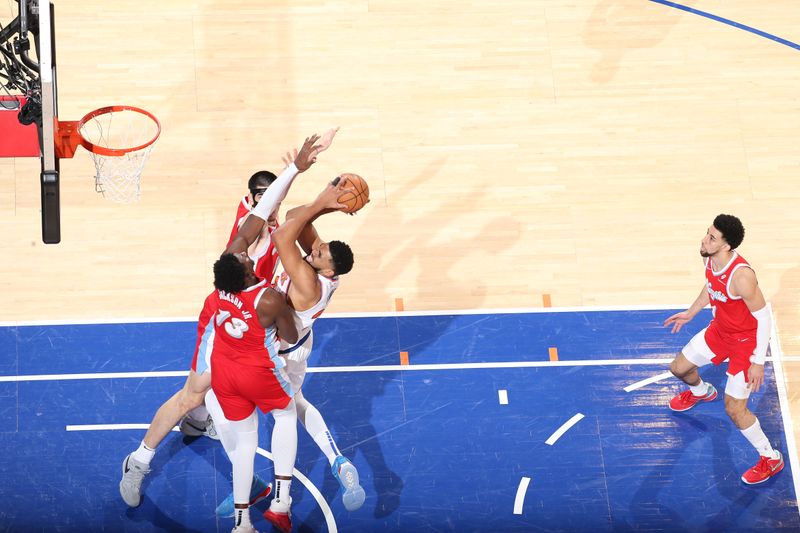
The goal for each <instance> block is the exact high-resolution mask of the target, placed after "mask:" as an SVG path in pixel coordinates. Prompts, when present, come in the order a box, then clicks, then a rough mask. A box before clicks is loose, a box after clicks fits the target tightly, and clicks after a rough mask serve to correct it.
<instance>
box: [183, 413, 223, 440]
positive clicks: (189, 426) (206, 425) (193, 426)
mask: <svg viewBox="0 0 800 533" xmlns="http://www.w3.org/2000/svg"><path fill="white" fill-rule="evenodd" d="M178 429H180V430H181V433H183V434H184V435H186V436H188V437H201V436H203V435H205V436H206V437H208V438H209V439H214V440H219V435H218V434H217V430H216V428H215V427H214V421H213V420H212V419H211V416H210V415H209V417H208V418H207V419H206V421H205V422H201V421H199V420H195V419H194V418H192V417H190V416H189V415H186V416H184V417H183V419H181V424H180V426H178Z"/></svg>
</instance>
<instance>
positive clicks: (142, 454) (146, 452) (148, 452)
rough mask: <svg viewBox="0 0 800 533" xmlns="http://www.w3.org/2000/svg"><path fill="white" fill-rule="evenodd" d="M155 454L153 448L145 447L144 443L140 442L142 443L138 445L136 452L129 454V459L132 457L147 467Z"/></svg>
mask: <svg viewBox="0 0 800 533" xmlns="http://www.w3.org/2000/svg"><path fill="white" fill-rule="evenodd" d="M155 454H156V451H155V450H154V449H153V448H150V447H149V446H147V444H145V443H144V441H142V443H141V444H140V445H139V447H138V448H137V449H136V451H135V452H133V453H132V454H131V457H133V458H134V459H136V460H137V461H139V462H140V463H144V464H146V465H149V464H150V461H152V460H153V456H154V455H155Z"/></svg>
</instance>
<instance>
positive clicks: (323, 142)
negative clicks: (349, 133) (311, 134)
mask: <svg viewBox="0 0 800 533" xmlns="http://www.w3.org/2000/svg"><path fill="white" fill-rule="evenodd" d="M337 131H339V126H336V127H335V128H331V129H329V130H328V131H326V132H325V133H323V134H322V137H320V138H319V142H318V143H317V151H316V153H315V154H314V155H315V156H316V155H317V154H319V153H320V152H324V151H325V150H327V149H328V148H330V147H331V143H332V142H333V138H334V137H336V132H337Z"/></svg>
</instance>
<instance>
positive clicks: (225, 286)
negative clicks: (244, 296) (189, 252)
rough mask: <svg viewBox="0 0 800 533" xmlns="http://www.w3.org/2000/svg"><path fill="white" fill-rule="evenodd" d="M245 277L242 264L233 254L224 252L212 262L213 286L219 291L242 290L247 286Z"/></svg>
mask: <svg viewBox="0 0 800 533" xmlns="http://www.w3.org/2000/svg"><path fill="white" fill-rule="evenodd" d="M245 278H246V276H245V268H244V265H243V264H242V263H240V262H239V260H238V259H236V256H235V255H233V254H230V253H224V254H222V255H221V256H219V259H217V262H216V263H214V287H216V288H217V289H218V290H220V291H225V292H242V291H243V290H245V289H246V288H247V287H246V282H245Z"/></svg>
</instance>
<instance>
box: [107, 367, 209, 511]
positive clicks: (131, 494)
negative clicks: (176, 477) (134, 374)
mask: <svg viewBox="0 0 800 533" xmlns="http://www.w3.org/2000/svg"><path fill="white" fill-rule="evenodd" d="M210 385H211V377H210V375H209V374H208V372H205V373H203V374H197V373H196V372H195V371H194V370H190V371H189V377H188V378H187V379H186V383H184V385H183V388H182V389H181V390H179V391H178V392H176V393H175V394H173V395H172V397H171V398H170V399H168V400H167V401H166V402H164V403H163V404H162V405H161V407H159V409H158V411H156V414H155V416H154V417H153V420H152V421H151V422H150V427H149V428H148V429H147V433H145V436H144V439H143V440H142V442H141V443H140V444H139V447H138V448H137V449H136V450H135V451H133V453H131V454H129V455H128V456H127V457H125V459H124V460H123V462H122V479H121V480H120V484H119V492H120V495H121V496H122V499H123V500H125V503H127V504H128V505H129V506H130V507H136V506H138V505H139V504H140V503H141V501H142V495H141V489H142V482H143V481H144V477H145V476H146V475H147V474H149V473H150V462H151V461H152V459H153V456H154V455H155V453H156V448H157V447H158V445H159V444H161V441H163V440H164V438H165V437H166V436H167V435H168V434H169V432H170V431H172V428H173V427H175V424H177V423H178V421H179V420H180V419H181V417H183V416H184V415H185V414H186V413H188V412H189V411H190V410H192V409H194V408H195V407H197V406H198V405H202V403H203V397H204V395H205V393H206V391H207V390H208V388H209V387H210Z"/></svg>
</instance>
